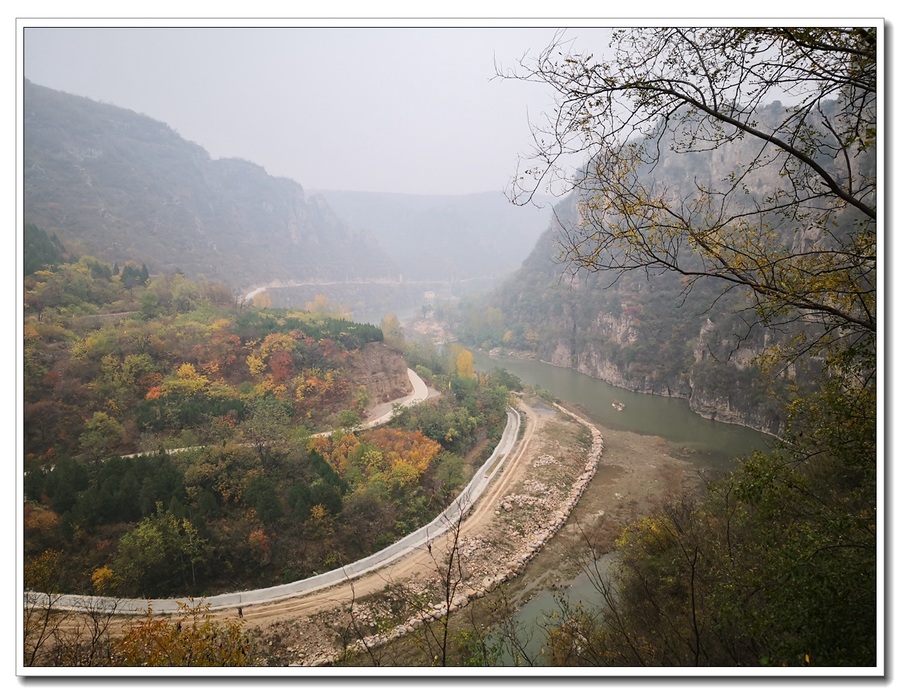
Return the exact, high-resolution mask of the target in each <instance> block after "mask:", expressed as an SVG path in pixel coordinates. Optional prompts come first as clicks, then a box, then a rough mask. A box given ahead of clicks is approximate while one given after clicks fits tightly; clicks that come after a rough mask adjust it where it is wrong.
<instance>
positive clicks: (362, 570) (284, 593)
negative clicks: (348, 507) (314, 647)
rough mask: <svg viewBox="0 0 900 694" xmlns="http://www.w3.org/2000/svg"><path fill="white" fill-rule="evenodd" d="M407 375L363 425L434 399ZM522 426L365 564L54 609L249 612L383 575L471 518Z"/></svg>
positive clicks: (83, 599) (84, 600)
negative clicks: (289, 578)
mask: <svg viewBox="0 0 900 694" xmlns="http://www.w3.org/2000/svg"><path fill="white" fill-rule="evenodd" d="M407 373H408V376H409V379H410V382H411V384H412V386H413V392H412V394H410V395H408V396H406V397H405V398H402V399H400V400H396V401H394V402H393V403H390V404H391V405H392V407H391V410H390V411H388V412H387V413H385V414H383V415H379V416H376V417H375V418H373V419H371V420H369V421H368V422H366V424H364V425H363V426H364V427H365V428H370V427H373V426H377V425H379V424H383V423H385V422H387V421H389V420H390V419H391V417H392V416H393V414H394V410H395V408H394V406H393V405H402V406H405V407H407V406H412V405H415V404H417V403H419V402H422V401H423V400H425V399H426V398H428V396H429V391H428V386H427V385H426V384H425V382H424V381H422V379H421V378H420V377H419V375H418V374H416V373H415V371H413V370H412V369H407ZM531 419H532V418H529V420H531ZM520 422H521V419H520V416H519V412H518V411H517V410H515V409H513V408H509V410H508V411H507V423H506V427H505V429H504V431H503V435H502V437H501V439H500V442H499V443H498V445H497V446H496V448H495V449H494V451H493V453H492V454H491V456H490V457H489V458H488V459H487V461H486V462H485V463H484V464H483V465H482V466H481V467H480V468H479V469H478V471H477V472H476V473H475V474H474V475H473V477H472V479H471V481H470V482H469V484H468V485H467V486H466V488H465V489H464V490H463V491H462V492H461V493H460V494H459V496H458V497H457V498H456V499H455V500H454V501H453V502H452V503H451V504H450V506H449V507H448V508H447V509H446V510H445V511H444V512H443V513H441V515H439V516H438V517H437V518H435V519H434V520H433V521H432V522H431V523H429V524H428V525H426V526H423V527H421V528H419V529H418V530H416V531H414V532H412V533H410V534H409V535H407V536H406V537H404V538H402V539H401V540H398V541H397V542H395V543H394V544H392V545H390V546H389V547H386V548H384V549H382V550H380V551H379V552H376V553H375V554H372V555H370V556H368V557H365V558H363V559H360V560H359V561H356V562H353V563H351V564H348V565H346V566H343V567H340V568H338V569H335V570H333V571H329V572H327V573H324V574H319V575H316V576H311V577H309V578H305V579H302V580H300V581H295V582H293V583H287V584H283V585H278V586H271V587H269V588H261V589H257V590H250V591H242V592H236V593H224V594H220V595H214V596H208V597H203V598H193V597H182V598H165V599H153V600H146V599H121V598H109V597H103V596H86V595H54V596H53V597H52V601H53V607H54V608H55V609H60V610H68V611H76V612H85V611H93V612H107V613H116V614H123V615H126V614H132V615H134V614H145V613H146V612H147V610H148V608H149V609H151V610H152V612H153V613H154V614H172V613H176V612H178V611H179V609H180V608H181V607H182V606H183V605H190V606H193V605H196V604H199V603H203V604H205V605H207V606H208V607H209V608H210V609H211V610H220V609H228V608H231V609H234V608H237V607H241V608H242V609H243V608H244V607H248V606H257V605H263V604H266V603H272V602H273V601H274V602H278V601H283V600H284V599H286V598H292V599H300V598H304V597H305V596H308V595H311V594H312V593H317V592H319V591H321V590H322V589H324V588H327V587H330V586H335V585H337V584H341V583H344V582H347V581H349V580H352V579H355V578H359V577H361V576H363V575H365V574H368V573H371V572H375V571H378V570H381V569H383V568H384V567H387V566H388V565H390V564H393V563H394V562H396V561H397V560H398V559H400V558H402V557H404V556H405V555H408V554H410V553H412V552H413V551H414V550H416V549H418V548H421V547H423V546H426V545H430V544H431V543H432V542H434V541H435V540H436V539H437V538H439V537H440V536H441V535H442V534H444V533H445V532H446V531H447V530H448V529H449V528H450V527H452V526H453V525H454V523H456V522H457V521H458V520H459V519H460V517H463V516H465V514H466V513H467V512H469V510H470V509H471V508H472V506H473V504H475V502H476V501H477V500H478V499H479V497H481V495H482V493H483V492H484V491H485V489H487V488H488V486H489V484H490V483H491V482H492V481H493V480H494V478H495V477H496V476H497V474H496V473H497V472H498V470H501V469H503V464H504V462H505V461H506V459H507V458H508V457H509V456H510V454H511V453H512V452H513V450H514V448H515V444H516V440H517V438H518V431H519V427H520ZM532 426H533V425H532ZM320 435H321V434H320ZM520 448H521V447H520ZM520 454H521V451H520ZM500 493H502V492H501V491H500V490H499V488H498V487H497V485H495V486H494V487H493V488H492V493H491V494H490V495H488V500H487V501H486V503H485V504H481V505H480V506H481V507H491V508H492V507H493V506H492V503H493V499H494V497H495V496H496V495H497V494H500ZM379 583H380V584H381V585H383V582H381V581H379ZM29 600H33V601H35V602H36V603H37V604H42V603H43V604H46V603H47V596H46V595H40V594H34V593H31V594H29ZM316 601H317V602H318V601H320V599H318V598H317V599H316Z"/></svg>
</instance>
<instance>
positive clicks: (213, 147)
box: [24, 27, 608, 194]
mask: <svg viewBox="0 0 900 694" xmlns="http://www.w3.org/2000/svg"><path fill="white" fill-rule="evenodd" d="M556 32H557V30H556V29H554V28H521V29H519V28H509V29H502V28H448V27H431V28H427V27H425V28H349V27H343V28H340V27H338V28H286V27H273V28H235V27H231V28H229V27H225V28H177V27H163V28H149V27H132V28H82V27H52V28H51V27H47V28H43V27H28V28H26V29H25V41H24V66H25V77H26V78H28V79H29V80H31V81H32V82H34V83H36V84H39V85H42V86H46V87H50V88H53V89H58V90H61V91H65V92H68V93H71V94H76V95H79V96H86V97H89V98H91V99H94V100H98V101H104V102H107V103H111V104H114V105H116V106H121V107H124V108H128V109H131V110H134V111H137V112H139V113H143V114H145V115H147V116H150V117H151V118H154V119H156V120H160V121H163V122H164V123H166V124H168V125H170V126H171V127H173V128H174V129H175V130H177V131H178V133H179V134H180V135H181V136H182V137H184V138H186V139H188V140H192V141H193V142H196V143H197V144H199V145H200V146H201V147H203V148H204V149H206V150H207V151H208V152H209V153H210V154H211V155H212V156H213V157H216V158H219V157H239V158H242V159H247V160H249V161H252V162H254V163H256V164H259V165H261V166H263V167H265V169H266V171H267V172H268V173H270V174H272V175H275V176H284V177H288V178H291V179H294V180H295V181H297V182H298V183H300V184H301V185H302V186H304V187H305V188H317V189H340V190H356V191H375V192H393V193H416V194H468V193H477V192H485V191H499V190H503V189H504V188H506V186H507V184H508V182H509V180H510V178H511V177H512V176H513V175H514V174H515V171H516V164H517V160H518V157H519V155H520V154H525V153H527V152H528V151H529V149H530V146H531V131H530V129H529V118H530V119H531V120H533V121H537V122H540V121H541V119H542V117H543V116H542V113H543V112H545V111H547V110H549V109H550V108H552V103H553V102H552V99H553V95H552V94H550V93H549V92H548V91H547V90H546V88H544V87H541V86H539V85H535V84H528V83H523V82H519V81H508V80H499V79H495V78H494V77H495V63H496V64H497V65H498V66H499V67H502V68H504V69H508V68H513V67H515V66H516V64H517V62H518V60H519V59H520V58H522V56H523V55H525V54H526V53H528V54H529V55H531V56H537V55H538V54H539V53H540V52H541V50H543V49H544V48H545V47H546V46H547V45H548V44H549V43H550V42H551V41H552V39H553V37H554V35H555V34H556ZM565 36H566V38H567V39H573V40H575V45H576V46H577V47H580V48H583V49H584V50H588V51H592V52H594V51H596V52H599V51H601V50H602V49H603V48H604V47H605V46H606V43H607V36H608V31H607V30H603V29H584V28H573V29H569V30H568V31H567V32H566V35H565Z"/></svg>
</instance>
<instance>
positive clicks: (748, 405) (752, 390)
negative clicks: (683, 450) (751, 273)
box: [458, 200, 785, 433]
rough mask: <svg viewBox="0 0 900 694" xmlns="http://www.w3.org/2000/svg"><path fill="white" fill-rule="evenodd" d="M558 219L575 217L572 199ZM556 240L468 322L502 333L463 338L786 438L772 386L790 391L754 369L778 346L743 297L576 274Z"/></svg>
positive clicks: (664, 281)
mask: <svg viewBox="0 0 900 694" xmlns="http://www.w3.org/2000/svg"><path fill="white" fill-rule="evenodd" d="M556 213H557V217H558V218H559V219H565V218H566V216H567V215H572V214H573V213H574V203H573V201H572V200H566V201H563V202H562V203H560V204H559V205H558V206H557V210H556ZM557 233H558V230H557V229H555V228H550V229H548V230H547V231H546V232H545V234H544V235H543V236H542V237H541V238H540V239H539V241H538V243H537V245H536V247H535V249H534V251H533V253H532V254H531V256H529V258H528V259H527V260H526V261H525V263H524V264H523V266H522V268H521V269H520V270H519V271H518V272H516V273H515V274H514V275H513V276H512V277H510V278H509V279H508V280H507V281H506V283H505V284H503V285H502V286H501V287H500V288H499V289H498V290H496V291H495V292H493V293H492V294H490V295H489V296H488V297H487V298H485V299H484V301H483V303H482V304H480V305H478V306H477V307H475V309H474V310H472V311H471V312H470V314H469V316H470V318H469V322H470V323H471V321H472V318H471V316H480V315H483V314H484V313H485V312H486V311H487V310H489V309H491V308H492V309H495V310H497V311H499V313H500V314H502V317H503V320H502V327H501V329H499V330H497V331H495V332H494V333H488V332H481V333H476V332H475V331H472V330H469V331H468V332H467V330H466V328H465V325H463V326H461V327H460V328H458V332H459V334H460V336H461V339H463V340H466V341H469V342H471V343H473V344H476V345H478V346H483V347H498V348H499V349H500V350H501V351H502V350H503V349H507V350H510V351H513V352H518V353H520V354H521V353H525V354H530V355H532V356H533V357H535V358H538V359H541V360H544V361H547V362H549V363H552V364H554V365H557V366H562V367H567V368H572V369H576V370H578V371H579V372H581V373H584V374H585V375H588V376H591V377H592V378H597V379H600V380H603V381H605V382H607V383H610V384H612V385H615V386H619V387H622V388H626V389H628V390H632V391H635V392H640V393H650V394H654V395H663V396H667V397H677V398H683V399H686V400H688V401H689V403H690V406H691V409H693V410H694V411H695V412H698V413H699V414H701V415H703V416H705V417H708V418H710V419H716V420H719V421H724V422H731V423H737V424H743V425H747V426H751V427H754V428H757V429H760V430H762V431H766V432H768V433H778V432H779V431H780V430H781V428H782V426H783V422H782V417H781V415H780V413H779V409H778V406H777V405H776V401H775V399H774V398H773V397H772V396H773V392H772V388H773V387H774V388H775V389H776V390H779V389H781V388H782V387H783V386H784V385H785V383H775V384H774V386H773V385H772V384H771V383H770V382H769V380H768V379H766V378H764V377H763V375H762V374H761V372H760V370H759V368H758V367H757V365H756V363H755V361H754V359H755V357H757V356H758V355H759V354H761V353H762V351H763V349H764V348H765V347H766V346H767V345H768V344H770V342H771V340H772V339H774V338H773V335H772V334H771V333H769V332H768V331H766V330H764V329H762V328H761V327H759V326H758V325H756V324H755V323H756V321H755V319H754V318H753V315H752V313H751V312H750V311H749V310H748V307H749V303H748V302H747V300H746V296H745V295H739V294H738V293H734V292H730V293H728V294H724V295H723V294H722V289H723V286H722V285H716V284H715V283H712V282H710V283H707V284H705V285H702V286H701V285H697V286H695V287H694V288H693V289H692V291H691V292H690V293H688V294H685V293H684V286H683V284H682V283H681V281H680V279H679V278H678V277H675V276H673V275H671V274H669V275H657V276H648V275H644V274H641V273H633V274H629V275H624V276H622V277H620V278H618V279H616V278H614V277H609V276H605V275H602V274H591V273H583V272H581V273H576V274H574V275H573V274H571V273H570V272H568V271H567V269H566V268H565V267H564V266H562V265H560V264H559V263H557V262H554V261H553V258H554V257H555V256H556V248H555V238H556V234H557ZM485 304H486V305H487V306H486V305H485ZM464 322H465V320H464Z"/></svg>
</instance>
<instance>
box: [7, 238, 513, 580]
mask: <svg viewBox="0 0 900 694" xmlns="http://www.w3.org/2000/svg"><path fill="white" fill-rule="evenodd" d="M26 235H27V236H28V237H29V239H30V240H31V243H29V247H30V248H32V252H31V253H30V254H29V257H30V258H32V259H33V260H34V262H35V263H36V265H37V266H38V267H39V269H37V270H35V271H34V272H32V273H30V274H29V275H28V277H27V278H26V282H25V328H24V338H25V339H24V362H25V373H24V376H25V402H24V414H25V431H24V434H25V473H26V475H25V514H24V519H25V537H26V542H25V553H26V557H25V559H26V571H27V575H28V578H27V579H26V580H27V582H28V586H27V587H29V588H32V589H35V590H38V591H48V590H52V591H57V592H77V593H98V594H107V595H125V596H147V597H151V596H156V597H159V596H171V595H176V596H177V595H199V594H204V593H206V594H208V593H209V592H211V591H219V592H224V591H228V590H230V589H233V588H234V587H235V586H244V587H262V586H266V585H273V584H277V583H282V582H290V581H292V580H296V579H298V578H302V577H304V576H307V575H310V574H312V573H313V572H319V571H322V570H327V569H330V568H335V567H337V566H340V565H342V564H344V563H347V562H349V561H352V560H353V559H356V558H359V557H361V556H364V555H366V554H368V553H370V552H372V551H374V550H376V549H378V548H380V547H383V546H385V545H387V544H389V543H390V542H392V541H393V540H394V539H396V538H398V537H400V536H402V535H405V534H407V533H408V532H410V531H411V530H413V529H415V528H416V527H418V526H419V525H420V524H422V523H425V522H428V521H430V520H431V519H433V518H434V517H435V516H436V515H437V514H438V513H439V512H440V510H442V509H443V507H444V505H445V504H446V503H448V501H449V500H450V499H451V498H452V496H453V495H454V494H455V493H457V492H458V490H459V489H460V488H461V485H462V484H463V483H464V481H465V480H466V478H467V474H468V471H469V467H470V465H472V464H474V462H476V461H473V459H472V458H471V456H470V454H472V453H473V452H474V453H475V454H476V455H477V451H478V450H481V449H482V448H483V447H484V445H485V443H486V441H487V440H489V439H491V438H493V437H495V436H498V435H499V431H500V430H502V426H503V424H504V422H505V407H506V398H507V391H506V389H505V388H504V387H503V386H502V385H501V384H500V383H499V382H493V381H491V380H490V379H475V377H474V374H473V373H472V372H471V369H470V368H463V369H462V370H460V367H459V366H458V365H457V363H456V362H454V363H452V364H451V363H449V362H447V363H445V362H444V361H442V360H440V359H438V358H436V357H434V358H432V357H428V356H427V355H424V356H423V355H419V356H418V357H417V362H418V363H419V364H421V365H422V366H420V368H421V369H422V370H423V372H424V373H426V374H427V375H428V376H429V378H431V379H435V381H436V382H438V383H439V384H440V386H441V388H442V390H443V391H444V393H445V395H444V397H442V398H440V400H438V401H436V402H435V403H434V404H430V405H421V406H420V407H419V408H417V410H416V413H415V414H412V413H410V414H407V415H406V416H405V417H400V418H399V419H398V420H397V421H396V423H394V424H392V425H391V426H390V427H381V428H378V429H373V430H371V431H362V432H357V431H354V428H355V427H357V426H358V425H359V424H360V423H361V422H362V421H364V420H365V419H366V417H367V416H368V413H369V409H370V408H371V407H374V406H376V405H378V404H380V403H386V402H389V401H391V400H393V399H396V398H398V397H402V396H403V395H404V394H406V393H407V392H408V390H409V389H410V388H411V386H410V384H409V379H408V377H407V373H406V362H405V360H404V357H403V355H402V353H401V352H400V351H398V347H399V345H396V343H395V346H394V347H387V346H386V345H385V344H384V342H383V333H382V330H381V328H378V327H375V326H372V325H361V324H357V323H352V322H350V321H347V320H344V319H342V318H337V317H334V316H332V315H328V314H325V313H314V312H309V311H301V310H296V309H293V310H276V309H259V308H253V307H245V306H243V307H242V306H240V305H238V304H236V303H235V301H234V299H233V298H232V296H231V294H230V292H229V291H228V289H227V288H226V287H224V286H223V285H220V284H214V283H210V282H199V283H197V282H192V281H190V280H188V279H187V278H186V277H184V276H183V275H179V274H176V275H170V276H168V277H165V278H163V279H160V280H151V279H150V276H149V273H148V271H147V268H146V266H143V265H142V266H141V267H140V268H138V267H137V266H136V265H135V264H133V263H130V262H129V263H128V264H126V265H124V266H123V267H122V268H119V267H118V266H113V267H110V266H109V265H107V264H105V263H103V262H102V261H99V260H97V259H96V258H91V257H87V256H84V257H81V258H80V259H79V260H77V262H74V263H66V262H54V261H53V260H50V261H48V262H40V259H41V258H47V257H48V256H49V255H50V254H49V252H48V251H46V250H41V249H46V248H57V250H60V249H59V248H58V247H57V245H56V243H54V241H53V239H52V237H51V236H49V235H47V234H46V233H45V232H42V231H41V230H40V229H39V228H37V227H34V226H29V228H28V229H27V230H26ZM38 251H40V252H38ZM60 253H61V255H66V254H65V249H61V250H60ZM57 260H58V259H57ZM457 356H458V355H457ZM470 357H471V355H470ZM322 429H329V430H331V429H338V430H339V433H338V434H335V435H334V436H332V437H330V438H328V437H326V438H321V437H319V438H311V437H310V434H311V433H312V432H314V431H319V430H322ZM134 453H143V455H139V456H132V455H131V454H134Z"/></svg>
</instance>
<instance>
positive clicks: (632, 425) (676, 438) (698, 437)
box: [475, 352, 772, 469]
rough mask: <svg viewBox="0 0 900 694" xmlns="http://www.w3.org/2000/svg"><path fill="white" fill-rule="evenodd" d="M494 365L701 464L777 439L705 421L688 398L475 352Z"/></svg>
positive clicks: (725, 460)
mask: <svg viewBox="0 0 900 694" xmlns="http://www.w3.org/2000/svg"><path fill="white" fill-rule="evenodd" d="M495 367H499V368H503V369H506V370H507V371H509V372H510V373H511V374H514V375H516V376H518V377H519V378H520V379H522V381H523V382H525V383H528V384H531V385H533V386H537V387H539V388H543V389H544V390H546V391H548V392H549V393H550V394H551V395H553V396H554V397H556V398H558V399H559V400H562V401H563V402H570V403H572V404H574V405H579V406H580V407H581V408H582V410H583V411H584V413H585V415H587V416H588V418H589V419H590V420H591V422H593V423H594V424H595V425H596V426H597V428H598V429H600V431H603V430H604V429H618V430H622V431H633V432H635V433H638V434H648V435H651V436H660V437H662V438H664V439H666V440H667V441H669V442H670V443H672V444H674V445H676V446H677V447H678V448H680V449H681V450H682V452H684V453H690V454H691V458H693V459H694V462H695V464H697V465H698V466H699V467H703V468H715V469H728V468H730V467H731V466H732V465H733V460H734V458H735V457H736V456H742V455H746V454H748V453H750V452H751V451H753V450H757V449H760V448H767V447H769V446H770V445H771V442H772V438H771V437H769V436H767V435H765V434H761V433H760V432H757V431H755V430H753V429H749V428H748V427H742V426H738V425H736V424H725V423H723V422H716V421H713V420H710V419H705V418H704V417H701V416H700V415H698V414H697V413H696V412H692V411H691V409H690V407H688V403H687V401H686V400H681V399H678V398H665V397H662V396H659V395H646V394H643V393H632V392H631V391H628V390H624V389H622V388H617V387H615V386H611V385H609V384H608V383H604V382H603V381H598V380H597V379H594V378H591V377H590V376H585V375H584V374H582V373H579V372H578V371H575V370H574V369H566V368H563V367H560V366H553V365H551V364H547V363H545V362H539V361H528V360H524V359H512V358H506V357H504V358H499V357H489V356H488V355H486V354H484V353H480V352H478V353H475V368H476V369H478V370H479V371H490V370H491V369H492V368H495ZM613 402H620V403H622V404H624V405H625V408H624V409H623V410H621V411H619V410H616V409H614V408H613V407H612V403H613Z"/></svg>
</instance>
